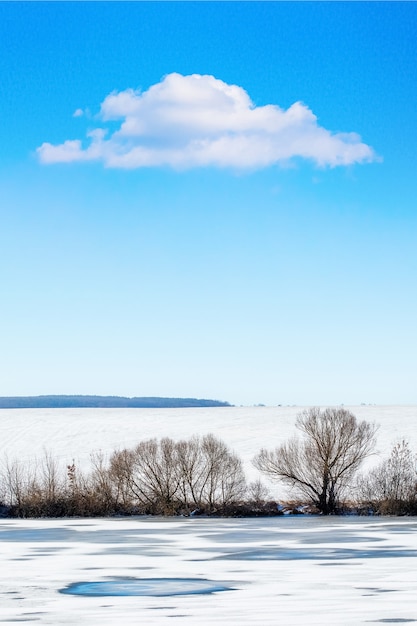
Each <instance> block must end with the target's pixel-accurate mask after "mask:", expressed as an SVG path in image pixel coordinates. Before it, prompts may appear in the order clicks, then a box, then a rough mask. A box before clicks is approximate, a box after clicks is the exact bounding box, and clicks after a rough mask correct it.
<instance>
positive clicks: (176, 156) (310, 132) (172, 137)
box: [37, 73, 376, 170]
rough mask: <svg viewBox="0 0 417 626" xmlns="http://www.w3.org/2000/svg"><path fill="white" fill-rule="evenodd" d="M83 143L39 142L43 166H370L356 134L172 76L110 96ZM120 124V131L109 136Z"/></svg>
mask: <svg viewBox="0 0 417 626" xmlns="http://www.w3.org/2000/svg"><path fill="white" fill-rule="evenodd" d="M98 120H99V121H100V124H101V126H102V127H101V128H97V129H95V130H93V131H92V132H89V133H88V134H87V140H86V141H85V142H84V143H83V142H82V141H81V140H79V139H76V140H67V141H64V143H62V144H59V145H52V144H50V143H43V144H42V145H41V146H40V147H39V148H38V149H37V153H38V156H39V158H40V160H41V162H42V163H62V162H66V163H69V162H76V161H102V162H103V163H104V165H105V166H107V167H114V168H116V167H118V168H126V169H128V168H130V169H134V168H140V167H158V166H168V167H172V168H176V169H186V168H192V167H204V166H215V167H222V168H226V167H229V168H234V169H239V170H242V169H259V168H263V167H267V166H269V165H272V164H280V163H281V164H284V163H288V162H289V161H290V160H291V159H293V158H296V157H298V158H303V159H309V160H311V161H313V162H314V163H315V164H316V165H318V166H321V167H323V166H330V167H335V166H338V165H350V164H352V163H363V162H366V161H373V160H375V158H376V156H375V153H374V151H373V150H372V148H371V147H369V146H368V145H366V144H365V143H362V141H361V138H360V137H359V136H358V135H357V134H356V133H332V132H331V131H328V130H326V129H325V128H323V127H321V126H319V125H318V123H317V118H316V116H315V115H314V114H313V112H312V111H311V110H310V109H309V108H308V107H307V106H306V105H304V104H303V103H301V102H296V103H295V104H293V105H291V106H290V107H289V108H288V109H287V110H284V109H281V108H280V107H279V106H277V105H274V104H268V105H266V106H259V107H257V106H255V105H254V104H253V102H252V101H251V99H250V98H249V96H248V94H247V93H246V91H245V90H244V89H243V88H242V87H239V86H237V85H228V84H227V83H225V82H223V81H222V80H219V79H217V78H214V76H203V75H200V74H193V75H191V76H182V75H181V74H176V73H173V74H169V75H168V76H166V77H165V78H164V79H163V80H162V81H161V82H160V83H157V84H156V85H153V86H152V87H150V88H149V89H148V90H147V91H144V92H140V91H135V90H133V89H127V90H125V91H121V92H118V93H111V94H110V95H108V96H107V97H106V98H105V100H104V101H103V102H102V104H101V107H100V113H99V115H98ZM106 122H107V123H108V122H111V123H112V124H111V128H114V123H115V122H116V123H117V130H113V131H112V132H109V130H108V129H107V130H106Z"/></svg>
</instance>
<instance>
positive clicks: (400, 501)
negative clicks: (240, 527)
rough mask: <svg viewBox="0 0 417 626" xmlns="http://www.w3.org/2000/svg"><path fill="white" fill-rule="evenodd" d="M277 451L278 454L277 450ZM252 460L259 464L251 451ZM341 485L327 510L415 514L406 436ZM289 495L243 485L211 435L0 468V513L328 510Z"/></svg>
mask: <svg viewBox="0 0 417 626" xmlns="http://www.w3.org/2000/svg"><path fill="white" fill-rule="evenodd" d="M279 452H280V450H277V451H276V452H275V454H276V455H278V453H279ZM261 453H262V451H261ZM269 458H270V457H268V459H269ZM295 458H296V460H297V462H298V464H299V465H298V466H295V469H294V470H293V474H292V477H294V476H295V471H296V470H297V471H301V470H303V472H304V473H303V474H302V476H303V477H304V476H308V475H309V473H310V478H309V480H311V475H313V478H314V477H315V475H316V474H315V473H314V472H316V466H315V465H314V464H312V463H309V464H304V466H303V465H302V463H301V460H300V459H301V457H300V455H298V456H297V455H296V457H295ZM309 458H310V457H309ZM277 459H278V460H279V461H280V462H281V456H279V457H278V456H277ZM273 460H274V461H275V457H274V458H273ZM343 460H344V461H345V457H343ZM276 462H278V461H276ZM254 463H255V465H256V466H258V467H259V463H258V464H257V457H256V458H255V459H254ZM312 473H313V474H312ZM316 473H317V472H316ZM284 478H285V476H284ZM320 478H321V474H320V473H317V480H318V481H319V480H320ZM286 482H287V484H288V478H287V481H286ZM293 482H294V480H293ZM306 483H307V478H306V479H305V481H304V483H303V485H304V484H306ZM284 484H285V481H284ZM341 486H342V487H343V491H340V492H339V497H338V500H337V507H336V506H335V508H334V510H333V511H332V513H346V512H357V513H361V514H375V515H416V514H417V481H416V457H415V455H414V454H413V453H412V451H411V450H410V448H409V445H408V443H407V442H406V441H402V442H400V443H398V444H396V445H395V446H394V447H393V449H392V451H391V455H390V457H389V458H387V459H385V460H383V461H382V462H381V463H380V464H379V465H377V466H376V467H374V468H373V469H371V470H369V471H368V472H366V473H363V474H362V475H360V476H359V478H357V477H355V481H353V480H352V481H350V482H343V483H341ZM342 494H343V497H342ZM290 495H292V500H293V501H292V502H291V503H290V504H288V505H287V506H286V505H285V504H284V505H282V504H281V505H277V503H276V502H275V501H273V500H271V499H270V496H269V492H268V489H267V488H266V487H265V486H264V485H263V484H262V483H261V482H260V481H259V480H258V481H257V482H255V483H251V484H249V485H248V484H247V482H246V479H245V475H244V472H243V467H242V462H241V460H240V459H239V457H238V456H236V454H234V453H233V452H232V451H231V450H230V449H229V448H228V447H227V445H226V444H225V443H223V442H222V441H221V440H220V439H218V438H216V437H214V436H213V435H206V436H204V437H201V438H200V437H192V438H191V439H188V440H182V441H178V442H175V441H174V440H172V439H169V438H163V439H161V440H157V439H150V440H146V441H142V442H140V443H139V444H138V445H136V446H135V447H133V448H126V449H122V450H116V451H114V452H113V453H112V454H111V455H110V456H109V457H105V456H104V455H103V454H101V453H96V454H93V455H92V456H91V468H90V470H89V471H88V472H85V471H82V470H81V468H79V467H77V466H76V465H75V464H74V463H71V464H70V465H67V466H66V467H64V468H62V467H61V466H60V465H59V463H58V462H57V460H56V459H55V458H54V457H53V456H52V454H50V453H47V452H46V453H45V454H44V457H43V458H42V459H41V460H40V461H39V462H37V463H28V464H23V463H20V462H18V461H16V460H14V461H12V462H10V461H7V460H6V461H5V462H4V463H3V466H2V467H1V468H0V514H3V515H5V514H7V515H9V516H13V517H63V516H86V517H93V516H111V515H134V514H135V515H146V514H148V515H197V514H205V515H223V516H246V517H247V516H254V515H279V514H282V512H285V511H291V512H301V511H302V512H305V511H308V512H314V511H316V512H320V513H324V514H326V513H325V511H323V509H321V508H320V506H319V505H318V504H317V501H316V499H315V495H314V493H313V497H310V498H308V492H307V496H306V494H305V493H304V492H302V491H300V489H298V490H297V485H296V484H295V487H294V486H293V490H292V492H290ZM294 495H295V496H296V498H297V495H298V497H299V499H298V500H297V499H295V500H294ZM303 495H304V498H303ZM319 504H320V502H319Z"/></svg>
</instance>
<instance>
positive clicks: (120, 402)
mask: <svg viewBox="0 0 417 626" xmlns="http://www.w3.org/2000/svg"><path fill="white" fill-rule="evenodd" d="M222 406H232V405H231V404H229V403H228V402H221V401H219V400H205V399H200V398H153V397H150V398H146V397H145V398H124V397H122V396H13V397H3V398H1V397H0V409H72V408H130V409H154V408H155V409H171V408H187V407H222Z"/></svg>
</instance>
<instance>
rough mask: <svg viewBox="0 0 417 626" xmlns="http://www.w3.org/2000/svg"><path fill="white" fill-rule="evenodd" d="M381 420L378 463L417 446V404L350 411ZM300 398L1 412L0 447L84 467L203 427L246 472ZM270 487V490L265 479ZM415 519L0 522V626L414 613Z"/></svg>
mask: <svg viewBox="0 0 417 626" xmlns="http://www.w3.org/2000/svg"><path fill="white" fill-rule="evenodd" d="M349 409H350V410H351V411H352V412H354V414H355V415H356V416H357V417H358V418H360V419H365V420H369V421H375V422H378V423H379V424H380V428H379V431H378V448H377V450H378V451H379V452H378V454H376V455H375V457H371V458H370V459H369V460H368V463H376V462H377V461H378V460H379V459H380V458H381V457H382V456H383V455H384V454H387V453H388V452H389V449H390V447H391V446H392V444H393V443H395V441H396V440H398V439H402V438H406V439H407V440H408V441H409V442H410V445H411V446H412V447H414V450H415V445H416V442H417V426H416V424H417V420H416V415H417V407H411V406H410V407H400V406H398V407H377V406H371V407H365V406H362V407H349ZM300 410H302V407H245V408H242V407H239V408H237V407H236V408H235V407H230V408H215V409H213V408H212V409H185V410H184V409H163V410H155V409H152V410H146V409H126V410H120V409H118V410H106V411H103V410H98V409H97V410H96V409H77V410H49V411H41V410H30V409H26V410H18V411H14V410H4V411H2V412H1V413H0V417H1V421H0V441H1V450H0V451H1V454H2V455H4V454H6V453H7V455H8V456H9V457H13V456H15V457H17V458H19V459H21V460H22V462H25V463H28V462H30V461H34V460H35V459H36V457H38V458H40V457H41V456H42V454H43V450H44V449H45V448H48V449H49V450H50V451H51V452H52V453H53V454H54V455H56V458H58V459H59V460H60V461H61V462H62V463H64V464H66V463H68V462H71V461H72V460H73V459H74V460H75V461H76V462H77V463H80V464H84V465H85V466H87V465H88V463H89V455H90V453H91V452H92V451H94V450H98V449H100V450H102V451H103V452H105V453H110V452H111V451H112V450H114V449H115V448H117V447H122V446H126V445H132V443H134V442H135V440H137V441H138V440H140V439H146V438H149V437H163V436H170V437H172V438H173V439H180V438H184V437H189V436H191V435H193V434H201V435H202V434H206V433H207V432H213V433H215V434H216V435H218V436H221V438H222V439H223V440H224V441H225V442H226V443H227V444H228V445H230V446H231V448H232V449H233V450H235V451H236V452H238V453H239V454H240V455H241V457H242V458H243V460H244V466H245V470H246V471H247V473H248V474H249V475H250V476H251V477H252V478H254V479H256V477H257V472H256V470H255V469H254V467H253V466H252V464H251V458H252V457H253V456H254V455H255V454H256V453H257V451H258V449H259V448H260V447H262V446H264V445H265V444H270V445H271V444H272V442H274V444H276V445H278V444H279V443H281V442H282V441H283V440H285V439H286V438H288V437H289V436H290V435H291V434H292V433H293V431H294V423H295V418H296V415H297V414H298V413H299V412H300ZM270 486H271V488H272V489H274V487H273V485H270ZM416 531H417V522H416V521H415V520H414V518H395V517H391V518H386V517H382V518H379V517H377V518H376V517H365V518H363V517H330V518H324V517H317V516H292V515H287V516H282V517H277V518H257V519H244V518H241V519H218V518H217V519H216V518H208V519H207V518H198V517H188V518H159V517H156V518H152V517H133V518H122V519H117V518H116V519H114V518H113V519H63V520H53V519H48V520H45V519H43V520H21V519H19V520H10V519H3V520H1V521H0V550H1V562H2V568H1V574H0V576H1V603H0V617H1V620H2V623H14V622H15V621H26V622H28V623H39V624H75V623H77V624H78V623H79V624H89V625H90V624H91V625H92V624H98V623H100V624H115V623H120V622H123V623H126V624H129V623H131V624H136V623H138V620H139V621H140V622H141V623H145V624H165V623H167V624H168V623H171V618H177V621H179V622H180V623H184V624H187V623H190V624H191V623H196V622H197V623H198V624H202V625H205V624H214V623H231V624H242V625H248V626H249V625H252V624H259V625H264V624H265V625H269V624H271V626H272V625H273V624H274V625H275V624H277V623H293V624H300V625H304V624H306V623H312V624H344V625H351V626H354V625H355V624H366V623H408V622H414V621H417V610H416V608H415V586H416V583H417V540H416Z"/></svg>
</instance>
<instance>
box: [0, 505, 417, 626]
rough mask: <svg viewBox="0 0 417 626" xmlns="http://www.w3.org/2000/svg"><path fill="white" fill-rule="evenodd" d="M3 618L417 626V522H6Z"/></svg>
mask: <svg viewBox="0 0 417 626" xmlns="http://www.w3.org/2000/svg"><path fill="white" fill-rule="evenodd" d="M0 553H1V564H2V567H1V570H0V577H1V581H0V623H9V624H14V623H15V622H26V623H36V624H54V625H58V624H77V625H79V626H83V625H86V624H88V625H93V624H94V625H100V626H101V625H103V624H124V625H127V626H128V625H130V624H132V625H133V624H135V625H138V624H143V625H146V626H151V625H153V624H158V625H159V624H167V625H168V624H169V625H172V624H173V623H178V624H185V625H187V624H190V625H191V624H198V625H199V626H204V625H205V624H216V625H219V626H221V625H222V624H228V625H229V624H236V625H239V626H253V625H254V624H256V625H259V626H267V625H271V626H272V625H273V626H276V625H277V624H292V625H293V624H300V625H303V626H304V625H306V624H317V625H319V624H333V625H334V624H344V625H352V626H354V625H355V626H356V625H358V624H371V623H375V624H378V623H379V624H386V623H412V622H417V601H416V588H417V520H416V521H414V520H412V519H404V518H400V519H395V518H380V519H377V518H354V517H352V518H319V517H309V518H308V517H289V516H285V517H280V518H270V519H220V520H219V519H202V518H200V519H199V518H189V519H185V518H184V519H183V518H181V519H179V518H175V519H172V518H171V519H161V518H123V519H111V520H101V519H100V520H91V519H89V520H84V519H83V520H0Z"/></svg>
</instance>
